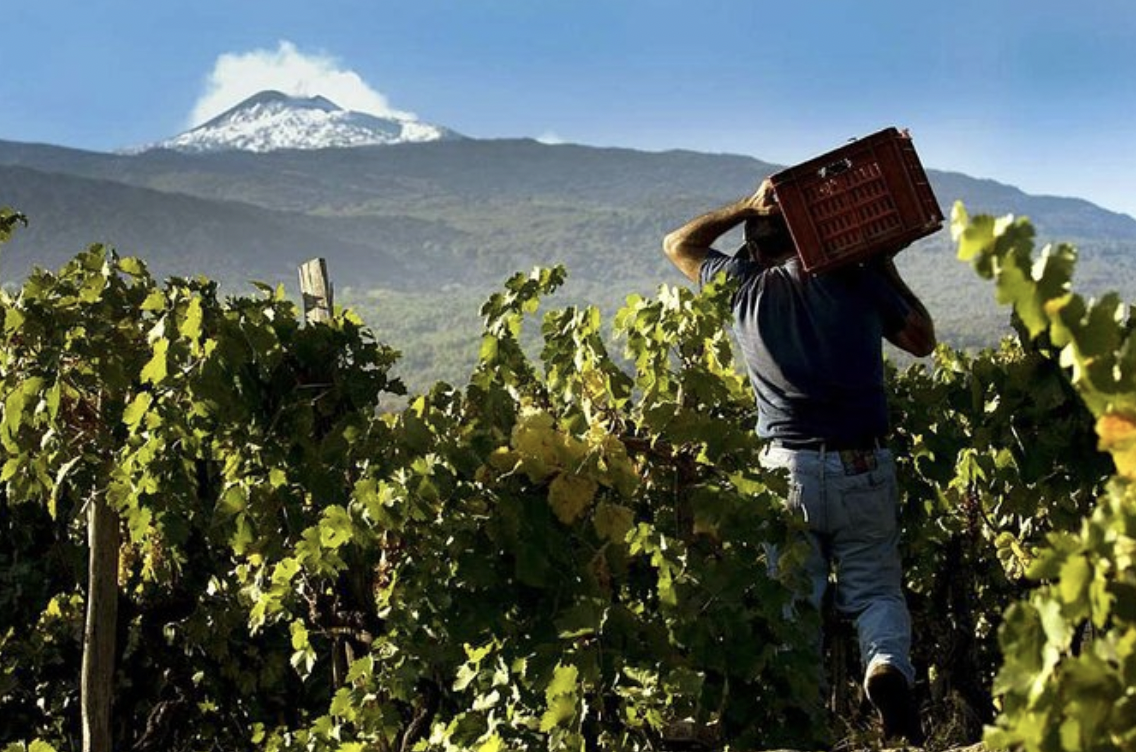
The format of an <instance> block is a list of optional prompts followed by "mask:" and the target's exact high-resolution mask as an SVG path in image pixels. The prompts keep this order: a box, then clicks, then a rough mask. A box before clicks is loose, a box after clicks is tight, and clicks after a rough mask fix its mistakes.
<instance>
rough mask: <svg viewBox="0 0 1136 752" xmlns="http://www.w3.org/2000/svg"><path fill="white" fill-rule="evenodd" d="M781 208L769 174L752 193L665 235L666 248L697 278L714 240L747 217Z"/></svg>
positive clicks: (692, 276) (677, 262)
mask: <svg viewBox="0 0 1136 752" xmlns="http://www.w3.org/2000/svg"><path fill="white" fill-rule="evenodd" d="M780 211H781V209H780V207H779V206H778V205H777V200H776V198H775V197H774V195H773V183H771V182H770V181H769V178H766V179H765V180H763V181H761V185H759V186H758V187H757V190H756V191H754V193H753V194H752V195H750V196H747V197H745V198H742V199H738V200H737V201H735V202H734V203H732V204H727V205H726V206H723V207H722V208H720V209H716V210H714V211H712V212H709V213H707V214H703V215H702V216H700V217H695V218H694V219H692V220H690V221H689V222H687V223H686V224H685V225H683V226H682V227H680V228H678V229H677V230H675V231H673V232H671V233H669V234H668V235H667V236H666V237H665V238H664V239H663V251H664V252H665V253H666V254H667V258H669V259H670V260H671V261H672V262H674V265H675V266H677V267H678V268H679V269H680V270H681V271H682V273H683V274H685V275H686V276H687V277H689V278H690V279H691V280H693V281H694V282H697V281H698V278H699V269H700V268H701V267H702V262H703V260H704V259H705V258H706V255H707V254H708V253H709V252H710V244H711V243H713V242H714V241H715V240H717V239H718V238H719V237H720V236H721V235H723V234H724V233H726V232H728V231H729V230H731V229H733V228H734V227H736V226H738V225H739V224H741V223H742V222H744V221H745V220H747V219H751V218H753V217H765V216H769V215H770V214H773V213H776V212H780Z"/></svg>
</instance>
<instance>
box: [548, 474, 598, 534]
mask: <svg viewBox="0 0 1136 752" xmlns="http://www.w3.org/2000/svg"><path fill="white" fill-rule="evenodd" d="M598 489H599V484H597V483H596V482H595V481H594V480H592V479H591V478H586V477H584V476H582V475H566V474H564V473H561V474H560V475H557V476H556V478H555V479H554V480H553V481H552V483H551V484H550V485H549V487H548V503H549V504H550V505H552V511H553V512H555V513H556V517H557V519H559V520H560V521H561V522H563V523H564V524H565V525H571V524H572V523H573V522H575V521H576V520H577V519H579V518H580V515H582V514H583V513H584V512H585V511H586V510H587V509H588V507H589V506H591V504H592V500H593V499H594V498H595V497H596V491H597V490H598Z"/></svg>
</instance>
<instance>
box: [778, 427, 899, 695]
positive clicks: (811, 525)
mask: <svg viewBox="0 0 1136 752" xmlns="http://www.w3.org/2000/svg"><path fill="white" fill-rule="evenodd" d="M761 464H762V466H764V467H767V468H776V467H783V468H786V469H787V470H788V471H789V481H790V490H789V497H788V499H787V500H786V504H787V506H788V507H789V509H790V510H791V511H793V512H795V513H799V514H800V515H802V516H803V517H804V519H805V521H806V522H807V525H808V532H807V538H808V544H809V552H808V555H807V557H806V561H805V570H806V573H807V574H808V580H809V582H810V584H811V592H810V593H809V596H808V597H809V600H810V601H811V602H812V604H813V605H814V606H815V607H816V608H818V609H819V608H820V606H821V601H822V600H823V598H824V594H825V590H826V589H827V588H828V585H829V574H830V572H832V571H835V574H836V593H835V595H836V598H835V603H836V607H837V608H838V609H839V610H840V611H841V612H842V613H843V614H845V615H847V616H848V617H849V618H851V619H853V620H854V622H855V625H856V632H857V636H858V637H859V642H860V658H861V660H862V662H863V666H864V676H865V677H867V676H868V674H869V673H870V672H871V670H872V669H873V668H875V666H876V665H877V664H889V665H891V666H893V667H895V668H896V669H898V670H899V671H900V672H901V673H902V674H903V675H904V676H905V677H906V678H907V683H908V685H909V686H911V685H914V683H915V669H914V668H913V667H912V665H911V659H910V652H911V616H910V614H909V613H908V611H907V603H906V601H905V600H904V597H903V573H902V570H901V568H900V561H899V547H898V543H899V524H898V516H899V487H898V485H897V483H896V478H895V460H894V459H893V458H892V455H891V452H890V451H889V450H887V449H876V450H872V451H868V452H866V453H859V455H858V456H856V457H853V456H851V455H849V454H844V455H843V456H842V454H841V453H840V452H835V451H833V452H826V451H824V450H823V449H822V450H819V451H817V450H803V449H786V448H783V447H779V446H773V445H770V446H768V447H766V449H765V450H764V451H763V452H762V454H761Z"/></svg>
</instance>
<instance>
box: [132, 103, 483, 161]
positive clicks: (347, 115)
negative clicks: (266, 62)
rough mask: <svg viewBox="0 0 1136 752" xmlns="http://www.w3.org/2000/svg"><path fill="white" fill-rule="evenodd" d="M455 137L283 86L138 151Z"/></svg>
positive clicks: (299, 146) (306, 146)
mask: <svg viewBox="0 0 1136 752" xmlns="http://www.w3.org/2000/svg"><path fill="white" fill-rule="evenodd" d="M455 138H462V136H460V135H459V134H458V133H455V132H454V131H451V130H449V129H448V128H443V127H441V126H437V125H431V124H429V123H423V122H420V121H418V120H415V119H412V118H408V117H377V116H375V115H371V114H368V113H365V112H354V111H351V110H345V109H343V108H342V107H340V106H338V105H336V104H335V103H334V102H332V101H330V100H328V99H326V98H324V97H310V98H301V97H290V96H288V95H287V94H283V93H281V92H279V91H262V92H260V93H259V94H256V95H254V96H252V97H249V98H248V99H246V100H244V101H243V102H241V103H240V104H238V105H236V106H235V107H232V108H230V109H229V110H226V111H225V112H223V113H221V114H220V115H218V116H217V117H215V118H213V119H212V120H210V121H208V122H207V123H204V124H202V125H200V126H198V127H196V128H193V129H192V130H189V131H186V132H185V133H182V134H181V135H179V136H175V137H174V138H171V139H167V140H165V141H161V142H158V143H157V144H152V145H149V146H144V147H141V148H139V149H136V150H133V151H147V150H150V149H171V150H173V151H180V152H187V153H191V154H196V153H206V152H216V151H251V152H267V151H276V150H278V149H328V148H339V147H351V146H369V145H375V144H401V143H418V142H422V141H439V140H446V139H455Z"/></svg>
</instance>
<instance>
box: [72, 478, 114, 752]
mask: <svg viewBox="0 0 1136 752" xmlns="http://www.w3.org/2000/svg"><path fill="white" fill-rule="evenodd" d="M87 544H88V546H89V548H90V553H89V561H90V569H89V571H88V573H87V617H86V625H85V627H84V629H83V671H82V679H81V688H80V690H81V701H80V702H81V706H82V708H81V711H82V720H83V752H112V750H113V748H114V747H113V741H112V738H111V709H112V706H113V704H114V641H115V632H116V630H117V628H118V545H119V540H118V514H116V513H115V511H114V510H113V509H111V507H110V505H109V504H107V502H106V499H105V498H102V497H101V496H100V497H96V498H94V499H91V501H90V503H89V508H88V511H87Z"/></svg>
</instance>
